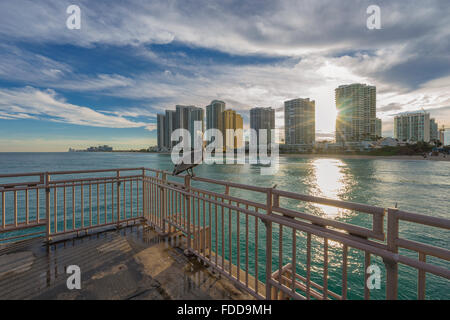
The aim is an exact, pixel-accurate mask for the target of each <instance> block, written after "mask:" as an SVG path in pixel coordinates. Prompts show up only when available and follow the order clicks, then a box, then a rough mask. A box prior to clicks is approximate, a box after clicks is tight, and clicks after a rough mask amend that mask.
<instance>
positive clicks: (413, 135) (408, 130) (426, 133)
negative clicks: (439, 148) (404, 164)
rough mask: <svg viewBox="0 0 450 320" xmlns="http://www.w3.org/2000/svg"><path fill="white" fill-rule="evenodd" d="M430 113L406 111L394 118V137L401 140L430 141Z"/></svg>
mask: <svg viewBox="0 0 450 320" xmlns="http://www.w3.org/2000/svg"><path fill="white" fill-rule="evenodd" d="M430 131H431V130H430V114H429V113H428V112H425V111H415V112H405V113H402V114H399V115H397V116H395V118H394V137H395V138H396V139H398V140H400V141H411V142H417V141H424V142H430Z"/></svg>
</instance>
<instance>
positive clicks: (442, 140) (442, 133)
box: [439, 130, 445, 145]
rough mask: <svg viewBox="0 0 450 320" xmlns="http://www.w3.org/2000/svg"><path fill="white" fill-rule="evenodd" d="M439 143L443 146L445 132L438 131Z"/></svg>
mask: <svg viewBox="0 0 450 320" xmlns="http://www.w3.org/2000/svg"><path fill="white" fill-rule="evenodd" d="M439 141H440V142H441V143H442V145H445V130H439Z"/></svg>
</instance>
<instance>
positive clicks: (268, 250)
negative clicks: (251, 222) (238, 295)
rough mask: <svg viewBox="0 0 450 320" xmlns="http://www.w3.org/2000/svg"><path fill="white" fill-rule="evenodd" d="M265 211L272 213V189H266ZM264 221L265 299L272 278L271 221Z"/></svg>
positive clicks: (270, 287)
mask: <svg viewBox="0 0 450 320" xmlns="http://www.w3.org/2000/svg"><path fill="white" fill-rule="evenodd" d="M266 213H267V215H271V214H272V189H269V190H268V191H267V212H266ZM264 222H265V225H266V300H271V299H272V297H271V294H272V285H271V283H270V282H271V279H272V221H269V220H267V221H264ZM256 223H258V222H256ZM238 272H239V271H238Z"/></svg>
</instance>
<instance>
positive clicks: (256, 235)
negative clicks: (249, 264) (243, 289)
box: [255, 208, 258, 294]
mask: <svg viewBox="0 0 450 320" xmlns="http://www.w3.org/2000/svg"><path fill="white" fill-rule="evenodd" d="M255 210H256V212H258V208H255ZM255 291H256V294H258V218H257V217H256V216H255Z"/></svg>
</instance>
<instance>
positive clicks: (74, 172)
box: [47, 167, 145, 176]
mask: <svg viewBox="0 0 450 320" xmlns="http://www.w3.org/2000/svg"><path fill="white" fill-rule="evenodd" d="M144 169H145V168H143V167H141V168H116V169H99V170H76V171H49V172H47V174H49V175H53V176H54V175H64V174H80V173H97V172H99V173H101V172H117V171H119V172H121V171H138V170H144Z"/></svg>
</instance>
